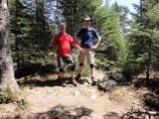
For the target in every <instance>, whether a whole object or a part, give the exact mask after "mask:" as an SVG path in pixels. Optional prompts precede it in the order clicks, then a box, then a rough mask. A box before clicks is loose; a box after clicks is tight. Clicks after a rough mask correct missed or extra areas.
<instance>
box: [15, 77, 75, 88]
mask: <svg viewBox="0 0 159 119" xmlns="http://www.w3.org/2000/svg"><path fill="white" fill-rule="evenodd" d="M70 80H71V78H70V77H66V78H62V79H58V78H57V79H47V80H46V79H45V80H36V79H26V80H25V79H24V80H17V82H18V85H19V86H31V87H37V86H40V87H44V86H50V87H52V86H64V84H72V83H71V81H70Z"/></svg>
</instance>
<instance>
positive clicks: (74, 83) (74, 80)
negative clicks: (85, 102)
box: [71, 77, 78, 86]
mask: <svg viewBox="0 0 159 119" xmlns="http://www.w3.org/2000/svg"><path fill="white" fill-rule="evenodd" d="M71 82H72V84H73V85H75V86H77V85H78V83H77V81H76V79H75V78H74V77H72V79H71Z"/></svg>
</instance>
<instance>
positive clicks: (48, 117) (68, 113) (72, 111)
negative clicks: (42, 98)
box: [9, 105, 93, 119]
mask: <svg viewBox="0 0 159 119" xmlns="http://www.w3.org/2000/svg"><path fill="white" fill-rule="evenodd" d="M92 112H93V111H92V110H91V109H89V108H86V107H64V106H61V105H57V106H55V107H53V108H52V109H50V110H49V111H47V112H41V113H28V114H26V115H25V116H24V117H23V116H22V115H21V114H19V115H15V116H14V117H10V118H9V119H24V118H25V119H81V118H82V117H88V116H90V115H91V113H92Z"/></svg>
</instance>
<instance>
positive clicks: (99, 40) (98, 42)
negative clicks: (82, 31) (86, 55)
mask: <svg viewBox="0 0 159 119" xmlns="http://www.w3.org/2000/svg"><path fill="white" fill-rule="evenodd" d="M100 42H101V37H99V38H98V39H97V42H96V43H95V44H94V45H93V46H91V49H96V48H97V47H98V46H99V44H100Z"/></svg>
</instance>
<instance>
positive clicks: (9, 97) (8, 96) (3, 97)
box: [0, 87, 19, 104]
mask: <svg viewBox="0 0 159 119" xmlns="http://www.w3.org/2000/svg"><path fill="white" fill-rule="evenodd" d="M18 96H19V95H18V93H13V92H12V91H11V89H10V88H9V87H6V88H5V89H4V90H3V91H1V92H0V104H2V103H10V102H14V101H17V100H18Z"/></svg>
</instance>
